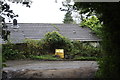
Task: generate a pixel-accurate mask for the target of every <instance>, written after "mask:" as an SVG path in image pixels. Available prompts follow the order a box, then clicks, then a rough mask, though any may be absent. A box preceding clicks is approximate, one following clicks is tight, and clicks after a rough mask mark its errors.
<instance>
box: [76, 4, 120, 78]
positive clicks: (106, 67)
mask: <svg viewBox="0 0 120 80" xmlns="http://www.w3.org/2000/svg"><path fill="white" fill-rule="evenodd" d="M74 6H75V7H76V8H77V10H79V11H80V12H81V14H85V13H89V14H88V16H89V15H91V14H93V13H94V14H96V16H97V17H98V18H99V20H100V21H103V31H102V32H103V33H102V34H103V35H102V36H103V37H102V39H103V42H102V48H103V55H104V56H103V58H102V59H101V60H100V62H99V64H100V66H99V71H98V74H99V77H100V78H117V79H118V78H119V74H120V65H119V64H120V60H119V58H120V57H119V56H120V54H119V53H120V49H119V45H118V44H119V43H120V36H119V34H120V28H119V26H120V23H119V21H120V15H119V14H120V11H119V10H120V3H119V2H115V3H82V2H75V5H74Z"/></svg>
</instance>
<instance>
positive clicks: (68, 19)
mask: <svg viewBox="0 0 120 80" xmlns="http://www.w3.org/2000/svg"><path fill="white" fill-rule="evenodd" d="M62 5H63V7H64V8H60V10H61V11H66V14H65V17H64V20H63V23H67V24H70V23H74V20H73V18H72V16H71V15H72V11H73V5H71V4H70V2H69V0H67V1H63V2H62Z"/></svg>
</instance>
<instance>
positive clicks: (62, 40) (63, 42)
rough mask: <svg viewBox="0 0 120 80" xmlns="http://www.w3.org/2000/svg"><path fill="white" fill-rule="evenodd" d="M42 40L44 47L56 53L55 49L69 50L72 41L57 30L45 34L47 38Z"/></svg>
mask: <svg viewBox="0 0 120 80" xmlns="http://www.w3.org/2000/svg"><path fill="white" fill-rule="evenodd" d="M42 42H43V44H44V46H43V48H45V49H46V50H48V51H50V52H51V53H55V49H61V48H62V49H65V51H68V48H70V47H71V45H72V44H71V41H70V40H69V39H68V38H66V37H64V36H62V35H61V34H59V33H58V32H56V31H53V32H48V33H47V34H46V35H45V38H44V39H42Z"/></svg>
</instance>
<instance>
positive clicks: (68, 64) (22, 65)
mask: <svg viewBox="0 0 120 80" xmlns="http://www.w3.org/2000/svg"><path fill="white" fill-rule="evenodd" d="M6 63H7V65H8V66H9V67H5V68H4V70H20V69H33V70H37V69H39V70H40V69H67V68H73V69H74V68H81V67H92V68H98V65H97V62H95V61H35V60H29V61H27V60H24V61H20V60H18V61H8V62H6Z"/></svg>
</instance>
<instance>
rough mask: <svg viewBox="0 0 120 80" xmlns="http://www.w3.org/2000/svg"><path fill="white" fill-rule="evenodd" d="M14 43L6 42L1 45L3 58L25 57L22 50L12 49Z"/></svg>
mask: <svg viewBox="0 0 120 80" xmlns="http://www.w3.org/2000/svg"><path fill="white" fill-rule="evenodd" d="M15 46H16V45H15V44H11V43H7V44H3V46H2V58H3V60H11V59H22V58H25V56H24V54H23V52H22V51H19V50H17V49H14V47H15Z"/></svg>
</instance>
